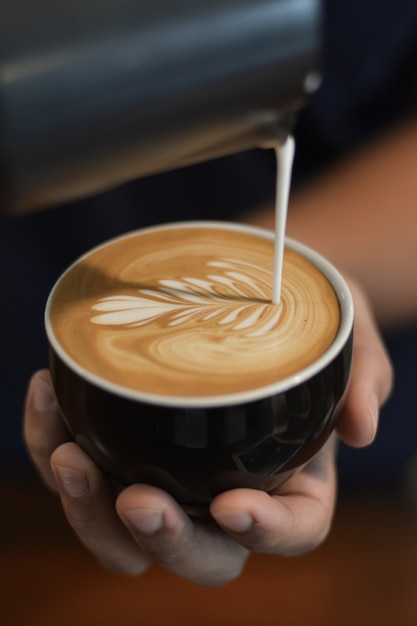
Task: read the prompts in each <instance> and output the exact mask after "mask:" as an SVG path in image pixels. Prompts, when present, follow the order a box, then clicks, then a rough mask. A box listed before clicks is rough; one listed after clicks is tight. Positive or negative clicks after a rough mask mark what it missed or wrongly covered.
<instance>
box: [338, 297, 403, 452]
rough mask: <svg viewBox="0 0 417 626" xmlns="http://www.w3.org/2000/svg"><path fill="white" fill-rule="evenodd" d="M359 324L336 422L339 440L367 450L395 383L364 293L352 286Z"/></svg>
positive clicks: (355, 330)
mask: <svg viewBox="0 0 417 626" xmlns="http://www.w3.org/2000/svg"><path fill="white" fill-rule="evenodd" d="M351 289H352V293H353V295H354V298H355V311H356V323H355V329H354V333H355V334H354V350H353V358H352V370H351V378H350V382H349V390H348V393H347V396H346V402H345V404H344V408H343V411H342V412H341V414H340V417H339V419H338V422H337V431H338V434H339V436H340V438H341V439H342V440H343V441H344V442H345V443H347V444H348V445H351V446H356V447H361V446H366V445H368V444H370V443H372V441H373V440H374V438H375V435H376V432H377V428H378V420H379V409H380V407H381V406H382V405H383V403H384V402H385V401H386V400H387V398H388V396H389V394H390V392H391V388H392V382H393V371H392V365H391V362H390V359H389V357H388V354H387V352H386V350H385V347H384V344H383V341H382V339H381V337H380V335H379V332H378V329H377V326H376V323H375V320H374V318H373V315H372V312H371V309H370V306H369V305H368V303H367V301H366V299H365V297H364V295H363V293H362V292H361V291H360V290H359V288H358V287H356V286H355V285H351Z"/></svg>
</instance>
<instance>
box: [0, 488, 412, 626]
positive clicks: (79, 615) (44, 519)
mask: <svg viewBox="0 0 417 626" xmlns="http://www.w3.org/2000/svg"><path fill="white" fill-rule="evenodd" d="M0 486H1V521H0V524H1V533H0V541H1V546H0V550H1V552H0V554H1V557H0V558H1V561H0V562H1V574H0V576H1V579H0V624H1V625H2V626H137V625H140V626H164V625H165V624H168V625H171V624H173V625H174V626H177V625H184V626H188V625H189V626H191V625H192V626H206V625H207V626H213V625H214V624H218V625H219V626H223V625H228V626H234V625H236V626H246V625H251V626H252V625H253V626H270V625H275V624H277V625H282V626H295V625H296V626H304V625H306V626H316V625H317V626H327V625H328V626H374V625H375V626H414V625H417V513H416V511H415V510H414V509H413V508H412V507H411V506H407V505H405V504H404V502H401V501H396V500H395V499H393V497H392V496H391V495H389V494H381V495H379V496H378V497H376V496H374V497H370V496H369V495H368V496H367V497H366V498H365V497H364V496H361V497H359V496H356V497H353V498H352V497H350V498H346V497H345V498H343V499H342V501H341V502H339V506H338V510H337V514H336V518H335V521H334V527H333V531H332V533H331V535H330V537H329V539H328V540H327V541H326V543H325V544H324V545H323V546H322V547H321V548H320V549H318V550H316V551H315V552H313V553H311V554H308V555H305V556H302V557H297V558H290V559H287V558H279V557H272V556H263V555H254V556H252V557H251V559H250V560H249V563H248V565H247V567H246V570H245V572H244V573H243V575H242V576H241V578H240V579H239V580H237V581H235V582H233V583H231V584H229V585H228V586H226V587H223V588H220V589H203V588H199V587H196V586H194V585H192V584H191V583H188V582H186V581H183V580H181V579H179V578H177V577H175V576H173V575H172V574H170V573H167V572H165V571H163V570H162V569H160V568H159V567H156V566H154V567H152V568H151V569H150V570H149V572H148V573H147V574H146V575H144V576H142V577H138V578H130V577H126V576H123V575H120V574H115V573H112V572H108V571H106V570H104V569H102V567H101V566H100V565H98V564H97V563H96V562H95V561H94V559H93V558H92V557H91V556H90V555H89V554H88V553H87V552H86V551H85V549H84V548H83V547H82V546H81V545H79V544H78V542H77V540H76V539H75V537H74V536H73V535H72V531H71V530H70V529H69V528H68V527H67V524H66V522H65V520H64V519H63V516H62V514H61V511H60V508H59V505H58V502H57V501H56V500H55V499H54V497H53V496H51V495H50V494H49V493H47V492H46V491H45V490H44V489H43V488H42V487H40V486H39V485H38V484H37V483H36V482H35V483H34V482H33V481H30V480H26V481H24V482H21V481H19V482H15V481H8V482H6V483H5V482H4V481H3V483H2V484H1V485H0Z"/></svg>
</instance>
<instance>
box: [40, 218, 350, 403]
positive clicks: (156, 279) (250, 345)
mask: <svg viewBox="0 0 417 626" xmlns="http://www.w3.org/2000/svg"><path fill="white" fill-rule="evenodd" d="M273 257H274V244H273V241H270V240H267V239H263V238H261V237H259V236H257V235H255V234H252V233H247V232H237V231H233V230H229V229H223V228H215V227H211V226H210V227H204V228H201V227H195V226H191V227H185V226H178V227H174V228H173V227H171V228H165V229H155V230H150V231H142V232H141V233H140V232H139V233H135V234H132V235H129V236H126V237H124V238H122V239H116V240H114V241H112V242H110V243H108V244H107V245H105V246H103V247H101V248H98V249H96V250H94V251H92V252H91V253H90V254H89V255H87V256H86V257H84V258H83V259H82V260H81V261H79V262H78V263H77V264H75V265H74V266H73V267H72V268H71V269H70V270H69V271H68V272H67V273H66V274H65V275H64V277H63V278H62V279H61V281H60V282H59V284H58V285H57V287H56V289H55V291H54V294H53V298H52V302H51V308H50V319H51V325H52V329H53V332H54V335H55V337H56V340H57V341H58V343H59V344H60V345H61V346H62V348H63V349H64V351H65V352H66V353H67V354H68V355H69V356H70V357H72V359H74V360H75V361H76V362H77V363H78V364H80V365H81V366H82V367H84V368H85V369H87V370H89V371H90V372H92V373H93V374H95V375H98V376H100V377H101V378H104V379H107V380H109V381H112V382H114V383H117V384H119V385H122V386H124V387H128V388H132V389H136V390H139V391H144V392H150V393H155V394H160V395H167V396H177V397H179V396H187V397H191V396H193V397H196V396H214V395H222V394H229V393H236V392H242V391H248V390H252V389H258V388H260V387H263V386H266V385H270V384H273V383H275V382H277V381H278V380H280V379H282V378H286V377H288V376H291V375H293V374H294V373H296V372H298V371H300V370H301V369H303V368H305V367H307V366H308V365H310V364H311V363H313V362H314V361H315V360H316V359H317V358H318V357H319V356H320V355H321V354H322V353H323V352H324V351H325V350H326V349H327V348H328V347H329V346H330V345H331V343H332V342H333V340H334V338H335V336H336V333H337V330H338V327H339V319H340V314H339V304H338V300H337V296H336V294H335V292H334V290H333V288H332V286H331V285H330V283H329V282H328V280H327V279H326V278H325V277H324V276H323V275H322V274H321V272H320V271H319V270H318V269H316V268H315V266H314V265H312V264H311V263H310V262H309V261H308V260H306V259H305V258H304V257H303V256H301V255H300V254H298V253H297V252H295V251H293V250H292V249H290V248H286V250H285V256H284V266H283V276H282V288H281V302H280V304H279V305H274V304H272V303H271V295H272V275H273Z"/></svg>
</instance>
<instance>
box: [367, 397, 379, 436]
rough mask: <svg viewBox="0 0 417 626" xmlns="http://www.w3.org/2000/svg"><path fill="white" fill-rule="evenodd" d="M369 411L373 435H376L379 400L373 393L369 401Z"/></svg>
mask: <svg viewBox="0 0 417 626" xmlns="http://www.w3.org/2000/svg"><path fill="white" fill-rule="evenodd" d="M369 413H370V415H371V418H372V423H373V427H374V432H373V437H375V435H376V431H377V429H378V417H379V400H378V396H377V395H376V394H375V393H374V394H372V396H371V400H370V402H369Z"/></svg>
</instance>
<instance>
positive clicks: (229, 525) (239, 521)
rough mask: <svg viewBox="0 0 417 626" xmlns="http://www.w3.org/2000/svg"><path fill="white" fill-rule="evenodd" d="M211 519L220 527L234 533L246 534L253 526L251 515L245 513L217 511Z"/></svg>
mask: <svg viewBox="0 0 417 626" xmlns="http://www.w3.org/2000/svg"><path fill="white" fill-rule="evenodd" d="M213 517H214V519H215V520H216V521H217V522H218V523H219V524H220V525H221V526H224V528H226V529H228V530H230V531H231V532H234V533H247V532H248V531H249V530H250V529H251V528H252V526H253V524H254V521H253V517H252V515H250V514H249V513H248V512H247V511H219V512H218V513H215V515H214V516H213Z"/></svg>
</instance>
